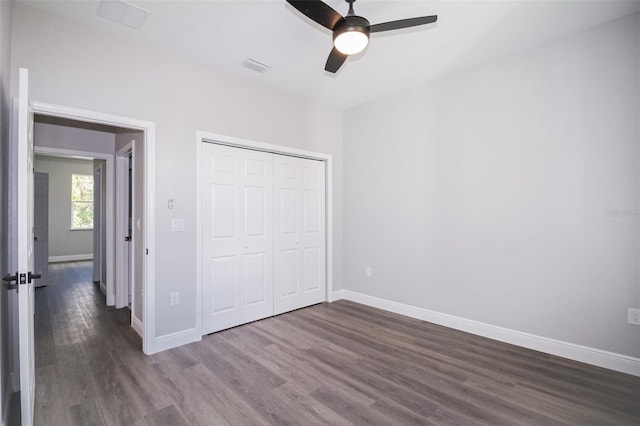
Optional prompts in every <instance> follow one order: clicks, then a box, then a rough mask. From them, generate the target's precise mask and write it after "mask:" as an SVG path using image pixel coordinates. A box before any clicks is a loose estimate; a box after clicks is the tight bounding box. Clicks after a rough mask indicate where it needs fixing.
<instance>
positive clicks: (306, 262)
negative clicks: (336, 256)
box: [273, 154, 326, 314]
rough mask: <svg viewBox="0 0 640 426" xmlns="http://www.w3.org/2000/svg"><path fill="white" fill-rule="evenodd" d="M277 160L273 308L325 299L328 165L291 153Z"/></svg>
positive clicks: (278, 309)
mask: <svg viewBox="0 0 640 426" xmlns="http://www.w3.org/2000/svg"><path fill="white" fill-rule="evenodd" d="M273 160H274V203H273V204H274V219H275V220H274V258H275V266H274V296H275V298H274V310H275V313H276V314H281V313H283V312H288V311H292V310H294V309H299V308H302V307H305V306H310V305H313V304H316V303H320V302H323V301H325V300H326V286H325V256H326V254H325V253H326V251H325V164H324V162H323V161H318V160H309V159H306V158H297V157H291V156H286V155H275V154H274V155H273Z"/></svg>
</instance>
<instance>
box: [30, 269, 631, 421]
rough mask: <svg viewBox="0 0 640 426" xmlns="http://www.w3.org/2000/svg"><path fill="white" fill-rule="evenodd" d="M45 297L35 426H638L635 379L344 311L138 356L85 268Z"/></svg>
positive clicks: (60, 272) (418, 324)
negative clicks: (324, 425) (52, 425)
mask: <svg viewBox="0 0 640 426" xmlns="http://www.w3.org/2000/svg"><path fill="white" fill-rule="evenodd" d="M50 276H51V280H50V283H51V284H50V285H49V286H48V287H44V288H39V289H37V290H36V330H35V336H36V416H35V420H36V422H35V423H36V425H50V424H60V425H90V424H95V425H247V424H251V425H286V424H291V425H323V424H333V425H350V424H354V425H405V424H406V425H413V424H415V425H465V426H468V425H545V426H547V425H638V424H640V402H639V399H638V395H639V394H640V378H638V377H633V376H630V375H625V374H621V373H617V372H613V371H610V370H606V369H602V368H597V367H593V366H589V365H585V364H581V363H578V362H574V361H571V360H566V359H562V358H558V357H554V356H550V355H548V354H544V353H541V352H536V351H531V350H527V349H524V348H519V347H516V346H512V345H508V344H505V343H501V342H496V341H493V340H489V339H485V338H482V337H478V336H474V335H471V334H467V333H463V332H458V331H454V330H451V329H447V328H445V327H441V326H438V325H434V324H429V323H425V322H422V321H418V320H415V319H412V318H408V317H403V316H400V315H396V314H393V313H389V312H384V311H380V310H377V309H373V308H369V307H366V306H363V305H359V304H356V303H352V302H347V301H339V302H335V303H332V304H321V305H316V306H313V307H310V308H306V309H301V310H298V311H294V312H290V313H288V314H284V315H279V316H277V317H273V318H269V319H265V320H262V321H258V322H254V323H251V324H247V325H244V326H241V327H236V328H233V329H230V330H225V331H222V332H219V333H216V334H213V335H209V336H205V337H204V338H203V340H202V341H201V342H197V343H193V344H190V345H186V346H183V347H180V348H176V349H172V350H169V351H165V352H162V353H159V354H155V355H152V356H146V355H144V354H142V351H141V348H142V343H141V340H140V338H139V337H138V336H137V335H136V333H135V332H134V331H133V329H131V327H130V326H129V322H130V313H129V310H128V309H120V310H115V309H113V308H109V307H106V306H105V300H104V296H103V295H102V294H101V293H100V291H99V289H98V288H97V286H96V285H94V284H93V283H92V282H91V263H90V262H71V263H62V264H53V265H51V268H50Z"/></svg>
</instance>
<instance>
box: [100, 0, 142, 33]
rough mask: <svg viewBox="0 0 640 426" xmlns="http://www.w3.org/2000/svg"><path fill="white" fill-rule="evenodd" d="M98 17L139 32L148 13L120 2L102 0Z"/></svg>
mask: <svg viewBox="0 0 640 426" xmlns="http://www.w3.org/2000/svg"><path fill="white" fill-rule="evenodd" d="M98 16H101V17H103V18H105V19H108V20H110V21H114V22H117V23H119V24H122V25H126V26H127V27H129V28H134V29H136V30H139V29H140V28H142V24H144V21H146V20H147V17H148V16H149V12H148V11H146V10H144V9H143V8H141V7H138V6H134V5H132V4H129V3H127V2H124V1H121V0H102V1H101V2H100V7H99V8H98Z"/></svg>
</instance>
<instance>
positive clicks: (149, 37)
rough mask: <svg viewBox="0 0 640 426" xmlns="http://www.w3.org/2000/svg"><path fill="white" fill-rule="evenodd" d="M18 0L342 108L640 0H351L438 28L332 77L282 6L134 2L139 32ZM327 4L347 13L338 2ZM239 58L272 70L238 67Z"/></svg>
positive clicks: (305, 28)
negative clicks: (428, 20)
mask: <svg viewBox="0 0 640 426" xmlns="http://www.w3.org/2000/svg"><path fill="white" fill-rule="evenodd" d="M18 1H20V2H22V3H26V4H28V5H31V6H33V7H37V8H40V9H43V10H46V11H49V12H51V13H54V14H57V15H62V16H64V17H67V18H69V19H72V20H76V21H80V22H82V23H83V24H85V25H89V26H92V27H95V28H99V29H101V30H104V31H107V32H110V33H113V34H117V35H119V36H121V37H126V38H128V39H131V40H135V41H139V42H143V43H147V44H149V45H152V46H156V47H159V48H162V49H164V50H166V51H168V52H172V53H173V54H176V55H179V56H182V57H185V58H188V59H190V60H193V61H196V62H199V63H203V64H207V65H210V66H211V67H214V68H216V69H219V70H223V71H225V72H228V73H231V74H235V75H239V76H244V77H247V78H250V79H253V80H257V81H260V82H262V83H264V84H266V85H269V86H272V87H276V88H279V89H282V90H285V91H287V92H289V93H293V94H296V95H299V96H303V97H306V98H310V99H312V100H315V101H318V102H321V103H325V104H329V105H334V106H337V107H341V108H344V107H348V106H352V105H355V104H358V103H362V102H365V101H368V100H371V99H375V98H378V97H381V96H385V95H387V94H390V93H393V92H396V91H400V90H403V89H407V88H410V87H413V86H416V85H418V84H420V83H423V82H426V81H429V80H432V79H435V78H438V77H441V76H443V75H447V74H450V73H453V72H456V71H459V70H462V69H464V68H467V67H470V66H473V65H477V64H480V63H484V62H487V61H491V60H493V59H496V58H499V57H501V56H505V55H509V54H512V53H515V52H518V51H521V50H524V49H527V48H530V47H534V46H537V45H540V44H542V43H545V42H547V41H550V40H554V39H558V38H561V37H564V36H567V35H569V34H572V33H574V32H577V31H580V30H583V29H586V28H589V27H593V26H596V25H599V24H602V23H605V22H608V21H611V20H613V19H616V18H619V17H622V16H625V15H629V14H632V13H634V12H638V11H640V0H631V1H615V0H605V1H574V0H572V1H561V0H552V1H533V0H528V1H452V0H450V1H424V0H412V1H398V0H393V1H391V0H386V1H377V0H358V1H356V3H355V4H354V7H355V11H356V14H358V15H362V16H364V17H365V18H367V19H368V20H369V21H370V22H371V23H372V24H375V23H379V22H385V21H390V20H396V19H403V18H410V17H414V16H423V15H433V14H437V15H438V22H437V23H436V24H432V25H428V26H425V27H422V28H415V29H405V30H400V31H394V32H388V33H378V34H372V36H371V41H370V44H369V47H368V48H367V49H366V50H365V51H364V52H363V53H361V54H359V55H356V56H353V57H351V58H349V59H348V60H347V62H346V63H345V65H344V66H343V67H342V69H341V70H340V71H339V72H338V73H337V74H335V75H333V74H329V73H327V72H325V71H324V64H325V61H326V58H327V55H328V54H329V51H330V50H331V32H330V31H329V30H327V29H325V28H324V27H321V26H320V25H318V24H315V23H314V22H312V21H310V20H309V19H307V18H306V17H304V16H302V15H301V14H300V13H299V12H298V11H296V10H295V9H294V8H293V7H291V6H290V5H289V4H287V3H286V2H285V0H260V1H248V0H234V1H214V0H208V1H202V0H200V1H185V0H174V1H167V0H163V1H157V0H145V1H140V0H132V1H130V3H132V4H135V5H138V6H141V7H143V8H144V9H146V10H148V11H149V12H150V16H149V17H148V19H147V20H146V22H145V23H144V25H143V27H142V29H141V30H135V29H131V28H129V27H126V26H123V25H120V24H117V23H114V22H112V21H108V20H105V19H104V18H101V17H99V16H97V10H98V6H99V1H96V0H82V1H78V0H75V1H65V0H53V1H52V0H49V1H32V0H18ZM326 3H328V4H329V5H330V6H332V7H333V8H334V9H336V10H337V11H338V12H340V13H341V14H343V15H344V14H346V12H347V7H348V6H347V3H345V1H344V0H327V1H326ZM246 58H253V59H255V60H258V61H260V62H262V63H265V64H268V65H270V66H271V69H270V70H269V71H267V72H266V73H263V74H260V73H257V72H255V71H252V70H249V69H247V68H244V67H243V66H241V64H242V62H243V61H244V60H245V59H246Z"/></svg>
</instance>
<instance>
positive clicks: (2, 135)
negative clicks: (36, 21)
mask: <svg viewBox="0 0 640 426" xmlns="http://www.w3.org/2000/svg"><path fill="white" fill-rule="evenodd" d="M12 7H13V2H11V1H0V188H1V189H0V276H2V277H4V276H5V275H6V274H7V273H8V272H9V265H8V262H9V259H8V253H9V241H8V234H9V232H8V231H9V230H8V197H9V193H8V192H9V191H8V189H9V185H8V183H7V182H8V179H7V168H8V164H9V150H8V146H9V114H10V108H9V107H10V102H9V99H10V98H9V75H10V70H11V66H10V51H11V9H12ZM12 293H15V292H12ZM9 296H10V295H9V294H8V292H7V290H6V289H5V287H4V286H2V287H0V422H2V424H7V414H8V411H9V407H8V404H7V402H8V401H9V400H8V399H7V398H6V397H7V395H9V394H10V393H11V390H12V389H11V386H10V381H9V372H10V371H11V370H12V367H11V365H10V358H11V351H10V347H11V346H10V342H11V338H10V336H11V329H10V324H9V312H10V310H11V309H10V306H9V304H10V300H11V298H10V297H9Z"/></svg>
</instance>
